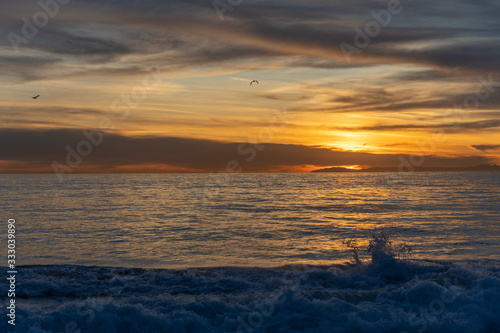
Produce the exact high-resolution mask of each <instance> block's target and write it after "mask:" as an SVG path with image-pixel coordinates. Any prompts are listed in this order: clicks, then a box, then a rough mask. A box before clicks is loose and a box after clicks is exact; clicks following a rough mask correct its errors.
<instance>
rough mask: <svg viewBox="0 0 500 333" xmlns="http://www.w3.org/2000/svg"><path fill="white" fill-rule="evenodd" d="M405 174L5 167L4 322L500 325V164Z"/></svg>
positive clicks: (201, 326)
mask: <svg viewBox="0 0 500 333" xmlns="http://www.w3.org/2000/svg"><path fill="white" fill-rule="evenodd" d="M397 176H398V177H396V178H398V181H394V179H395V177H394V175H389V174H387V173H362V174H358V173H321V174H316V173H311V174H113V175H110V174H107V175H95V174H92V175H68V176H66V177H65V179H64V180H63V181H62V182H60V181H58V179H57V178H56V177H55V176H54V175H0V199H1V203H2V204H1V206H2V216H3V220H4V222H5V223H4V229H5V230H4V235H7V220H8V219H14V220H15V228H16V233H15V235H16V238H15V239H16V271H17V275H16V296H15V299H16V311H15V313H16V325H15V327H14V326H13V325H11V324H9V323H8V322H7V320H8V318H9V317H8V316H7V317H6V316H3V317H4V319H3V320H1V321H0V331H2V332H4V331H5V332H7V331H12V332H117V333H118V332H419V333H421V332H440V333H443V332H500V200H499V199H500V191H499V188H500V173H496V172H466V173H458V172H453V173H446V172H436V173H431V172H422V173H413V174H403V175H397ZM6 239H7V238H6V237H3V238H2V241H1V243H0V246H2V247H3V248H4V250H2V251H5V252H4V253H7V242H6ZM5 261H6V262H5V266H7V259H6V260H5ZM7 270H8V269H7V268H6V269H5V273H4V275H5V277H9V275H8V273H7ZM0 288H1V289H0V290H2V296H1V298H2V300H3V304H6V305H7V304H8V302H9V299H11V298H9V297H7V291H8V290H9V281H8V280H7V279H5V278H4V279H0Z"/></svg>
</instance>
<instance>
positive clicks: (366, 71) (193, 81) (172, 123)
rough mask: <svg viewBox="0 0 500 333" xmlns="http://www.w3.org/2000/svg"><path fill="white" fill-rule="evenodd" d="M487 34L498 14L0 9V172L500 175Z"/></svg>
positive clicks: (286, 5) (300, 8)
mask: <svg viewBox="0 0 500 333" xmlns="http://www.w3.org/2000/svg"><path fill="white" fill-rule="evenodd" d="M214 3H215V6H214ZM42 7H45V9H43V8H42ZM215 7H217V8H215ZM499 17H500V1H496V0H455V1H449V0H443V1H428V0H425V1H424V0H413V1H410V0H405V1H401V2H397V1H395V0H391V1H366V0H364V1H340V0H329V1H321V0H316V1H299V0H286V1H284V0H279V1H275V0H266V1H251V0H230V1H226V0H220V1H216V2H213V1H211V0H199V1H191V0H189V1H186V0H182V1H181V0H179V1H177V0H169V1H160V0H145V1H139V0H135V1H132V0H123V1H117V0H104V1H103V0H99V1H97V0H86V1H82V0H71V1H68V0H64V1H63V0H59V2H56V0H41V1H40V2H38V1H34V0H33V1H27V0H22V1H3V2H2V4H1V5H0V31H1V36H2V37H1V42H0V77H1V80H0V84H1V87H0V88H1V89H0V172H2V173H19V172H54V171H55V170H59V171H60V172H61V170H63V171H65V172H128V171H130V172H170V171H171V172H178V171H187V172H210V171H224V170H227V171H237V172H240V171H242V172H275V171H280V172H282V171H283V172H285V171H299V172H301V171H303V172H308V171H311V170H314V169H318V168H324V167H333V166H349V167H354V168H360V167H369V166H398V165H400V164H401V163H402V162H401V161H402V160H405V161H409V163H414V164H415V163H416V164H418V166H419V165H424V166H449V167H451V166H472V165H479V164H495V163H496V164H500V133H499V131H498V130H499V127H500V37H499V36H500V20H499ZM254 79H256V80H258V81H259V84H256V83H254V84H252V85H250V81H252V80H254ZM38 94H40V97H39V98H38V99H32V97H33V96H36V95H38ZM85 133H86V134H85ZM92 141H93V142H92ZM248 142H250V143H253V144H250V143H248ZM68 154H69V155H70V157H68ZM75 155H78V156H75ZM416 155H418V156H420V155H424V157H421V158H416V157H415V156H416ZM412 161H416V162H412Z"/></svg>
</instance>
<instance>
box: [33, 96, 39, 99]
mask: <svg viewBox="0 0 500 333" xmlns="http://www.w3.org/2000/svg"><path fill="white" fill-rule="evenodd" d="M38 97H40V95H36V96H35V97H31V98H33V99H37V98H38Z"/></svg>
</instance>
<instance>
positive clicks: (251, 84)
mask: <svg viewBox="0 0 500 333" xmlns="http://www.w3.org/2000/svg"><path fill="white" fill-rule="evenodd" d="M254 82H257V84H259V81H257V80H252V82H250V85H252V83H254Z"/></svg>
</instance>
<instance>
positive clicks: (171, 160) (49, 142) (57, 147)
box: [0, 129, 490, 172]
mask: <svg viewBox="0 0 500 333" xmlns="http://www.w3.org/2000/svg"><path fill="white" fill-rule="evenodd" d="M85 138H86V137H85V136H84V135H83V134H82V132H81V131H78V130H68V129H59V130H13V129H1V130H0V142H2V145H1V146H0V161H4V164H5V163H6V162H9V161H11V162H12V161H15V163H17V164H18V165H19V166H26V165H32V166H37V167H38V168H41V169H39V170H38V171H47V170H49V169H50V165H51V164H52V162H54V161H58V162H60V163H61V164H64V163H65V159H66V158H67V154H68V151H69V150H68V149H67V147H68V146H69V147H73V150H76V148H75V147H77V145H78V143H79V142H80V141H81V140H84V139H85ZM232 160H235V161H237V162H238V163H239V164H240V165H241V167H242V169H243V171H244V172H265V171H272V170H276V169H281V170H294V169H296V168H298V167H303V166H306V165H313V166H318V167H325V166H341V165H368V166H393V167H394V166H398V165H399V160H398V155H390V154H370V153H358V152H349V151H340V150H331V149H327V148H320V147H310V146H303V145H285V144H250V143H225V142H219V141H213V140H200V139H189V138H178V137H151V136H150V137H129V136H123V135H118V134H112V133H106V134H105V135H104V140H103V143H102V144H101V145H99V146H98V147H96V148H95V149H94V151H93V152H92V153H91V154H90V155H89V156H88V157H85V159H84V163H82V165H81V167H80V168H76V169H75V171H76V172H78V171H79V170H86V169H88V168H94V169H95V170H100V172H110V171H112V170H115V169H116V168H120V167H124V166H129V167H130V166H136V167H140V166H144V165H155V167H154V168H147V167H146V168H145V169H144V170H143V171H145V172H155V171H161V167H158V166H164V167H167V166H169V167H175V168H178V169H186V170H195V171H199V172H207V171H224V170H225V168H226V165H227V163H228V161H232ZM489 161H490V160H489V159H488V158H487V157H484V156H462V157H444V156H426V158H425V166H470V165H477V164H485V163H488V162H489ZM41 166H44V167H41Z"/></svg>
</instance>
